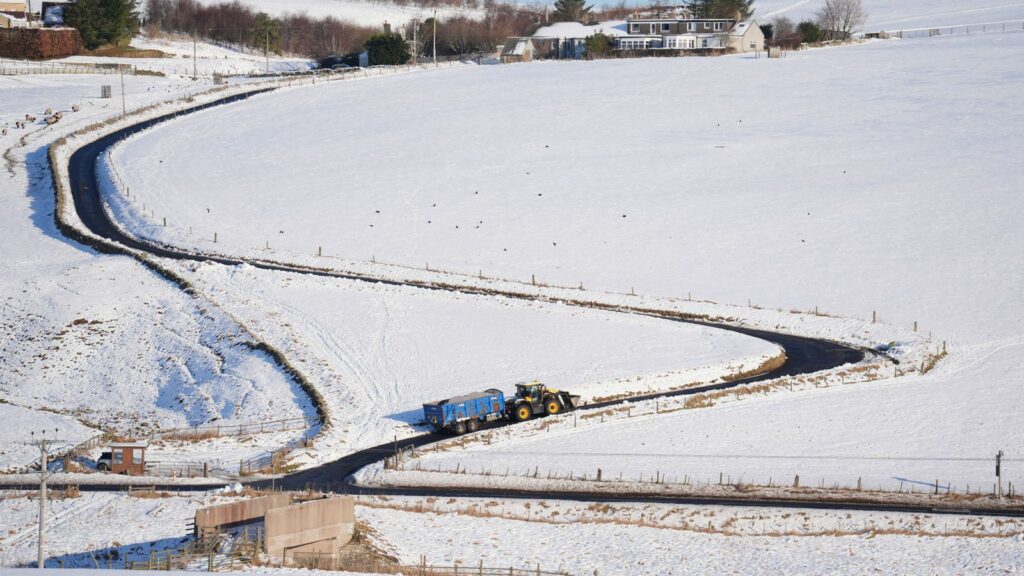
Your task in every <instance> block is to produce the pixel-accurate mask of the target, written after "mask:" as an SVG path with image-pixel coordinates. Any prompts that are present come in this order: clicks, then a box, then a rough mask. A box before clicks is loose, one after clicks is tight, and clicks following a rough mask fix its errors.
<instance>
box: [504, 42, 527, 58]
mask: <svg viewBox="0 0 1024 576" xmlns="http://www.w3.org/2000/svg"><path fill="white" fill-rule="evenodd" d="M529 44H530V39H529V38H509V41H508V42H506V43H505V47H504V48H502V49H501V55H502V56H525V55H526V52H527V50H528V49H529Z"/></svg>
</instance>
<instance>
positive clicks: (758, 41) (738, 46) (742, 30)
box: [729, 20, 764, 52]
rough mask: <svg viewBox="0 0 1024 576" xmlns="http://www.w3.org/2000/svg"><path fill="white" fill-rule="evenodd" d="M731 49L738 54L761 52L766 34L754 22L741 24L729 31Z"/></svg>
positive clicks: (749, 21)
mask: <svg viewBox="0 0 1024 576" xmlns="http://www.w3.org/2000/svg"><path fill="white" fill-rule="evenodd" d="M729 47H730V48H732V49H733V50H735V51H737V52H761V51H762V50H764V32H762V31H761V27H760V26H758V25H757V22H755V21H753V20H746V21H743V22H740V23H738V24H736V26H734V27H733V29H732V30H730V31H729Z"/></svg>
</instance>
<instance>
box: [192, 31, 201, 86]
mask: <svg viewBox="0 0 1024 576" xmlns="http://www.w3.org/2000/svg"><path fill="white" fill-rule="evenodd" d="M198 76H199V75H198V74H196V29H195V28H192V81H193V82H195V81H196V78H198Z"/></svg>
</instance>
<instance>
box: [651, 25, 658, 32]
mask: <svg viewBox="0 0 1024 576" xmlns="http://www.w3.org/2000/svg"><path fill="white" fill-rule="evenodd" d="M657 33H658V25H657V24H651V34H657Z"/></svg>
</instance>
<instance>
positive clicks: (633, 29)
mask: <svg viewBox="0 0 1024 576" xmlns="http://www.w3.org/2000/svg"><path fill="white" fill-rule="evenodd" d="M629 31H630V32H632V33H634V34H638V33H639V32H640V25H639V24H637V23H636V22H634V23H632V24H630V25H629Z"/></svg>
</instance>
